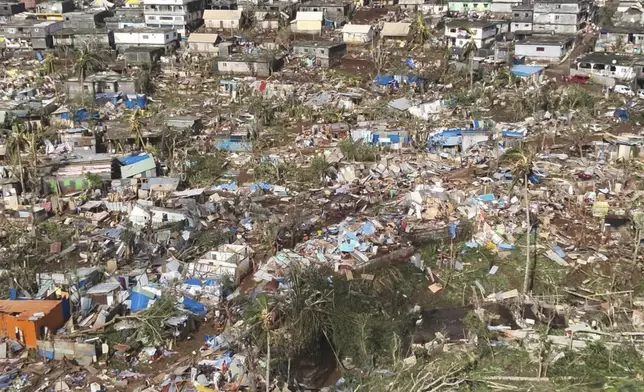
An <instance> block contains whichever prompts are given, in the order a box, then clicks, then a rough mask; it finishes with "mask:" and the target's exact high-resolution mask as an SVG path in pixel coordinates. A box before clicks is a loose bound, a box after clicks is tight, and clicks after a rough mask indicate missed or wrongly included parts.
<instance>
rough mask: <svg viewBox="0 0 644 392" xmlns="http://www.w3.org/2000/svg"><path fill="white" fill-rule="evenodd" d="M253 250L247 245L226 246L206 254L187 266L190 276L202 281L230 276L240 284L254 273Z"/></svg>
mask: <svg viewBox="0 0 644 392" xmlns="http://www.w3.org/2000/svg"><path fill="white" fill-rule="evenodd" d="M252 255H253V250H252V249H251V248H250V247H249V246H247V245H236V244H226V245H221V246H220V247H219V248H218V249H217V250H213V251H210V252H206V253H205V254H204V255H203V256H202V257H200V258H199V260H197V261H196V262H193V263H189V264H188V265H187V273H188V275H190V276H192V277H196V278H202V279H217V278H221V277H223V276H230V277H231V278H234V279H235V282H237V283H239V282H240V281H241V279H242V278H243V277H244V276H246V274H248V273H249V272H251V271H252V263H251V258H252Z"/></svg>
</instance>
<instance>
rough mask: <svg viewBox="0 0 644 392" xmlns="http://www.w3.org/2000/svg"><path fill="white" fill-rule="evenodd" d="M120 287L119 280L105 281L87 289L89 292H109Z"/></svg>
mask: <svg viewBox="0 0 644 392" xmlns="http://www.w3.org/2000/svg"><path fill="white" fill-rule="evenodd" d="M120 288H121V285H120V284H119V282H103V283H99V284H97V285H96V286H94V287H92V288H90V289H89V290H87V294H107V293H111V292H112V291H114V290H118V289H120Z"/></svg>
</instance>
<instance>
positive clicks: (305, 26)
mask: <svg viewBox="0 0 644 392" xmlns="http://www.w3.org/2000/svg"><path fill="white" fill-rule="evenodd" d="M295 26H296V28H297V31H298V32H302V33H318V34H319V33H320V32H321V31H322V22H320V21H315V20H298V21H296V24H295Z"/></svg>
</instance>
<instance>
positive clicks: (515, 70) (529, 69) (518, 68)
mask: <svg viewBox="0 0 644 392" xmlns="http://www.w3.org/2000/svg"><path fill="white" fill-rule="evenodd" d="M543 69H544V68H543V67H540V66H538V65H522V64H520V65H515V66H513V67H512V69H511V70H510V72H512V74H514V75H517V76H522V77H529V76H532V75H534V74H537V73H539V72H542V71H543Z"/></svg>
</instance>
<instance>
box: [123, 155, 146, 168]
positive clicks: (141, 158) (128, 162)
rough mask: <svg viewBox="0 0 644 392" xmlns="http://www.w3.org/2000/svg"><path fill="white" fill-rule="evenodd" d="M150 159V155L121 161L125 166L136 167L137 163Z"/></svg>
mask: <svg viewBox="0 0 644 392" xmlns="http://www.w3.org/2000/svg"><path fill="white" fill-rule="evenodd" d="M149 157H150V156H149V155H148V154H139V155H131V156H129V157H122V158H119V161H121V163H122V164H124V165H134V164H135V163H138V162H141V161H144V160H146V159H148V158H149Z"/></svg>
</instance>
